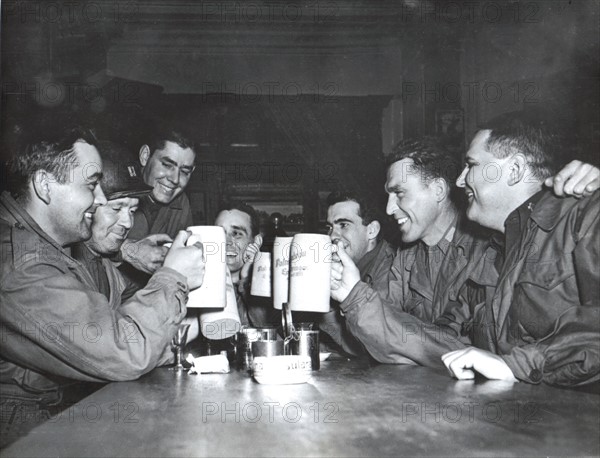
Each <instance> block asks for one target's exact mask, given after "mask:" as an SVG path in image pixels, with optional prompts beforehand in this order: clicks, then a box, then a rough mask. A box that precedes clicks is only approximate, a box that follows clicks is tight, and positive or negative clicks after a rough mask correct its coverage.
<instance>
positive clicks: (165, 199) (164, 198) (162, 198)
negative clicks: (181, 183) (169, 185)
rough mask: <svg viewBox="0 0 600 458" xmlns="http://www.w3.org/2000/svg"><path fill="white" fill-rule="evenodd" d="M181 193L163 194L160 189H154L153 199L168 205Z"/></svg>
mask: <svg viewBox="0 0 600 458" xmlns="http://www.w3.org/2000/svg"><path fill="white" fill-rule="evenodd" d="M179 194H180V193H173V194H169V195H166V194H163V193H162V192H160V191H158V192H157V191H156V190H155V191H153V192H152V200H154V201H155V202H157V203H160V204H163V205H168V204H170V203H171V202H173V201H174V200H175V198H176V197H177V196H178V195H179Z"/></svg>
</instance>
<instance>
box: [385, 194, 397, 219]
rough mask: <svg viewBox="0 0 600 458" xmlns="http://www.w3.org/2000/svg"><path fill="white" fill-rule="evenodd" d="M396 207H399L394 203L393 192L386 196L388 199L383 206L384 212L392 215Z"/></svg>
mask: <svg viewBox="0 0 600 458" xmlns="http://www.w3.org/2000/svg"><path fill="white" fill-rule="evenodd" d="M398 209H399V208H398V204H397V203H396V196H395V195H393V194H390V195H389V196H388V201H387V205H386V207H385V212H386V213H387V214H388V215H390V216H392V215H393V214H394V212H395V211H396V210H398Z"/></svg>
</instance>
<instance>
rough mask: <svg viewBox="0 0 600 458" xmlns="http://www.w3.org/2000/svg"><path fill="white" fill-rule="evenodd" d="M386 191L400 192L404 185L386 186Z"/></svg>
mask: <svg viewBox="0 0 600 458" xmlns="http://www.w3.org/2000/svg"><path fill="white" fill-rule="evenodd" d="M385 191H386V192H400V191H402V187H401V186H400V185H394V186H391V187H388V186H386V187H385Z"/></svg>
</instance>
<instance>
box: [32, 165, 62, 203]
mask: <svg viewBox="0 0 600 458" xmlns="http://www.w3.org/2000/svg"><path fill="white" fill-rule="evenodd" d="M55 181H56V180H55V179H54V176H53V175H52V174H51V173H48V172H47V171H45V170H38V171H36V172H35V173H34V174H33V177H32V178H31V186H32V187H33V190H34V192H35V195H36V196H37V197H38V199H40V200H41V201H43V202H44V203H45V204H46V205H48V204H49V203H50V183H51V182H55Z"/></svg>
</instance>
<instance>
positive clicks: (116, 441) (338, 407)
mask: <svg viewBox="0 0 600 458" xmlns="http://www.w3.org/2000/svg"><path fill="white" fill-rule="evenodd" d="M599 412H600V396H598V395H596V394H590V393H583V392H577V391H570V390H562V389H556V388H551V387H547V386H543V385H540V386H533V385H527V384H524V383H518V384H515V385H512V384H505V383H502V382H494V381H481V382H480V381H478V382H468V381H461V382H459V381H456V380H453V379H451V378H450V377H449V376H448V375H447V373H446V372H445V371H441V370H440V371H434V370H431V369H427V368H423V367H416V366H391V365H380V366H374V367H369V364H368V363H367V362H365V361H348V360H346V359H344V358H342V357H340V356H337V355H334V357H332V358H331V359H330V360H329V361H326V362H324V363H322V365H321V370H320V371H318V372H315V373H314V377H313V379H312V381H311V382H310V383H307V384H302V385H280V386H275V385H260V384H258V383H256V382H255V381H254V380H253V379H252V378H250V377H249V376H248V375H247V374H246V373H244V372H237V371H235V370H234V371H232V372H231V373H229V374H210V375H188V374H187V373H183V374H178V373H176V372H174V371H169V370H168V369H166V368H159V369H156V370H154V371H152V372H151V373H150V374H148V375H146V376H144V377H143V378H141V379H140V380H137V381H134V382H121V383H111V384H109V385H107V386H106V387H104V388H102V389H101V390H99V391H97V392H95V393H94V394H92V395H91V396H89V397H87V398H85V399H84V400H82V401H81V402H80V403H79V404H77V405H75V406H73V407H72V408H70V409H68V410H66V411H64V412H62V413H61V414H60V415H59V416H57V417H56V418H55V419H53V420H51V421H50V422H46V423H45V424H43V425H41V426H39V427H37V428H36V429H34V430H33V431H32V432H31V433H30V434H29V435H28V436H27V437H25V438H23V439H21V440H19V441H17V442H15V443H13V444H12V445H11V446H10V447H8V448H7V449H5V450H3V452H2V455H3V456H78V457H83V456H135V457H140V456H385V455H388V456H390V455H391V456H407V455H410V456H414V455H421V456H441V455H443V456H478V457H480V456H532V455H536V456H548V455H562V456H564V455H569V456H573V455H598V454H600V446H599V442H600V441H599V434H598V433H599V431H600V423H599Z"/></svg>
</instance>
